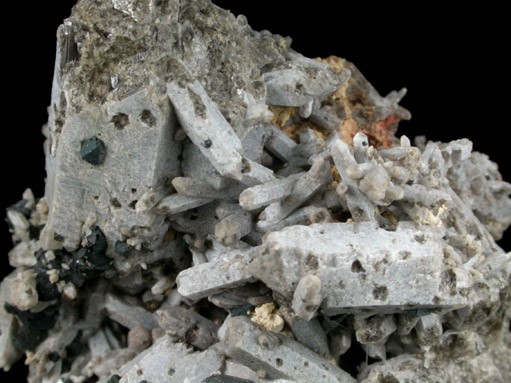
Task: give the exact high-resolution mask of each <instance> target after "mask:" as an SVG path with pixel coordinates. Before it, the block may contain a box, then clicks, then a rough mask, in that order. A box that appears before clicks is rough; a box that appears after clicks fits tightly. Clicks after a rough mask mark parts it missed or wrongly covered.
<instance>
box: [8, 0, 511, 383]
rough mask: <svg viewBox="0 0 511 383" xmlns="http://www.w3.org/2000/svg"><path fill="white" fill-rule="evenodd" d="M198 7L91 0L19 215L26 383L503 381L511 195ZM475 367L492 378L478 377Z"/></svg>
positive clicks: (15, 293)
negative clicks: (35, 181)
mask: <svg viewBox="0 0 511 383" xmlns="http://www.w3.org/2000/svg"><path fill="white" fill-rule="evenodd" d="M290 45H291V41H290V39H289V38H283V37H281V36H278V35H273V34H271V33H270V32H268V31H262V32H256V31H253V30H252V29H251V28H250V27H249V25H248V24H247V20H246V18H245V17H243V16H239V17H235V16H233V15H232V14H230V13H229V12H228V11H225V10H223V9H220V8H218V7H217V6H215V5H214V4H212V3H211V2H210V1H209V0H194V1H179V0H166V1H165V0H164V1H162V0H138V1H135V0H105V1H96V0H79V1H78V3H77V5H76V6H75V7H74V9H73V13H72V15H71V17H70V18H68V19H66V20H65V21H64V23H63V25H62V26H61V27H60V28H59V30H58V44H57V57H56V64H55V74H54V83H53V89H52V99H51V106H50V108H49V121H48V124H47V125H46V126H45V127H44V132H45V135H46V137H47V140H46V143H45V153H46V169H47V175H48V177H47V182H46V190H45V195H44V197H43V198H41V199H36V198H35V197H34V195H33V193H32V192H31V191H30V190H27V191H26V192H25V193H24V194H23V199H22V200H21V201H20V202H18V203H16V204H15V205H13V206H11V207H10V208H9V209H8V211H7V220H8V223H9V225H10V229H11V232H12V235H13V241H14V248H13V249H12V251H11V252H10V253H9V262H10V264H11V265H12V266H13V267H14V268H15V269H14V271H12V273H11V274H10V275H9V276H8V277H6V278H5V279H4V281H3V282H2V283H1V288H0V303H1V305H0V327H1V329H0V330H1V331H0V367H2V368H3V369H5V370H8V369H9V368H10V366H11V365H12V364H13V363H15V362H16V361H17V360H18V359H20V358H21V357H22V355H23V354H25V355H26V363H27V364H28V365H29V366H30V373H29V377H28V381H29V382H31V383H42V382H59V383H85V382H100V383H114V382H120V383H134V382H137V383H139V382H146V383H158V382H162V383H163V382H176V383H177V382H179V383H182V382H188V383H201V382H204V383H205V382H209V383H213V382H215V383H244V382H245V383H248V382H254V383H255V382H275V383H278V382H280V383H284V382H345V383H351V382H355V381H360V382H364V383H384V382H385V383H389V382H392V383H394V382H395V383H398V382H399V383H405V382H411V381H413V382H424V383H425V382H432V381H435V382H452V381H463V382H490V381H491V382H508V381H509V380H510V379H511V363H510V361H511V332H510V328H509V326H510V318H511V309H510V307H511V304H510V303H511V302H510V300H511V298H510V296H511V295H510V275H511V259H510V258H511V253H505V252H504V251H503V250H502V249H501V248H500V247H499V246H498V245H497V244H496V242H495V240H498V239H500V238H501V236H502V233H503V232H504V231H505V229H506V228H507V227H508V226H509V224H510V223H511V200H510V199H509V197H508V196H509V194H510V193H511V185H510V184H508V183H506V182H504V181H503V180H502V179H501V176H500V174H499V172H498V170H497V166H496V165H495V164H494V163H492V162H491V161H490V160H489V158H488V157H487V156H485V155H483V154H480V153H477V152H473V151H472V144H471V142H470V141H468V140H466V139H461V140H457V141H452V142H449V143H440V142H431V141H429V142H428V141H426V140H425V138H422V139H417V140H416V142H415V143H414V145H412V143H411V142H410V140H409V139H408V138H407V137H405V136H401V138H397V137H396V136H395V133H396V129H397V124H398V122H399V121H400V120H403V119H409V118H410V114H409V112H408V111H406V110H405V109H403V108H402V107H400V106H399V105H398V103H399V101H400V99H401V98H402V97H403V96H404V95H405V93H406V90H405V89H403V90H401V91H399V92H391V93H390V94H389V95H387V96H386V97H382V96H380V95H379V94H378V92H377V91H376V90H375V89H374V88H373V87H372V86H371V85H370V83H369V82H368V81H367V80H366V79H365V78H364V77H363V76H362V74H361V73H360V72H359V71H358V70H357V68H356V67H355V66H354V65H353V64H351V63H349V62H347V61H345V60H343V59H340V58H337V57H329V58H326V59H309V58H306V57H304V56H302V55H301V54H299V53H298V52H295V51H294V50H293V49H292V48H291V46H290ZM481 366H484V368H481Z"/></svg>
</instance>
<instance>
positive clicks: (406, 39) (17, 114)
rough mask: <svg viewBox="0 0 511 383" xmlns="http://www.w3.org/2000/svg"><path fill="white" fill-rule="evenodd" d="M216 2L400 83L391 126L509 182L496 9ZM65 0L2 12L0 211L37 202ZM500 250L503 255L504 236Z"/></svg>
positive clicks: (3, 262)
mask: <svg viewBox="0 0 511 383" xmlns="http://www.w3.org/2000/svg"><path fill="white" fill-rule="evenodd" d="M105 1H106V0H105ZM192 1H193V0H192ZM214 3H216V4H217V5H219V6H221V7H222V8H227V9H231V11H232V12H233V13H234V14H240V13H243V14H245V15H246V16H247V18H248V21H249V24H250V25H251V26H252V27H253V28H254V29H255V30H262V29H268V30H270V31H272V32H273V33H278V34H280V35H283V36H291V37H293V45H292V47H293V48H294V49H295V50H297V51H299V52H301V53H303V54H304V55H306V56H308V57H318V56H322V57H327V56H329V55H337V56H341V57H344V58H346V59H348V60H350V61H352V62H354V63H355V64H356V65H357V67H358V68H359V69H360V70H361V72H362V73H363V74H364V75H365V76H366V78H367V79H368V80H369V81H370V82H371V83H372V84H373V85H374V86H375V88H376V89H377V90H378V91H379V92H380V93H381V94H382V95H385V94H387V93H388V92H390V91H391V90H393V89H397V90H398V89H400V88H402V87H406V88H408V94H407V96H406V97H405V98H404V100H403V101H402V102H401V105H403V106H404V107H406V108H407V109H409V110H410V111H411V113H412V115H413V118H412V120H411V121H409V122H402V123H401V125H400V129H399V131H398V135H400V134H405V135H407V136H408V137H414V136H416V135H426V136H427V137H428V138H429V139H433V140H442V141H449V140H452V139H457V138H461V137H467V138H469V139H471V140H472V141H473V142H474V149H475V150H477V151H481V152H484V153H487V154H489V155H490V157H491V158H492V160H494V161H495V162H497V163H498V164H499V168H500V171H501V173H502V174H503V176H504V179H506V180H509V181H511V166H510V164H509V161H508V155H509V152H510V149H509V148H508V145H509V141H508V136H507V133H508V129H509V128H508V124H509V122H508V110H509V106H508V102H509V95H507V94H506V95H504V90H506V91H507V88H508V86H509V68H508V67H509V64H508V61H507V59H505V58H504V57H505V56H504V55H505V53H506V51H507V50H508V48H509V46H508V44H509V41H508V39H506V36H505V34H504V32H505V30H507V28H506V24H505V19H504V16H505V14H506V13H505V12H504V10H503V9H498V8H490V6H489V5H488V6H485V5H483V4H482V3H478V5H477V7H476V6H469V5H468V3H464V5H463V7H459V8H449V9H448V8H446V7H445V5H442V6H441V5H436V6H435V5H434V4H433V3H432V2H427V3H426V2H423V3H422V4H427V6H426V5H422V6H421V5H420V3H419V2H408V4H409V5H408V6H405V7H401V6H397V5H388V4H385V5H381V3H380V5H378V6H374V5H369V4H367V3H366V2H349V3H348V2H342V1H319V0H317V1H314V2H309V1H307V2H305V1H304V2H303V3H304V5H303V6H301V5H299V2H298V1H296V0H295V1H283V0H273V1H267V0H258V1H240V0H238V1H223V0H217V1H214ZM385 3H388V2H385ZM73 4H74V1H67V0H59V1H44V2H42V1H34V2H12V1H9V2H6V4H3V5H2V8H3V14H4V22H3V23H2V25H1V28H2V53H1V57H2V67H3V71H2V74H3V82H2V85H3V87H2V90H3V94H4V96H5V99H4V102H3V105H2V106H3V108H2V109H3V116H4V117H5V118H4V119H2V122H1V124H2V127H1V128H0V129H1V134H2V136H1V137H2V138H1V141H0V143H1V144H0V145H1V150H0V154H1V160H2V179H3V182H2V184H3V186H2V199H1V204H2V206H1V207H0V208H1V210H2V211H3V209H4V208H5V207H7V206H9V205H10V204H12V203H14V202H16V201H18V200H19V199H21V194H22V193H23V191H24V190H25V188H27V187H30V188H32V190H33V191H34V193H35V195H36V197H40V196H42V195H43V193H44V181H43V180H44V177H45V171H44V155H43V151H42V142H43V137H42V135H41V133H40V131H41V126H42V125H43V124H44V123H45V122H46V120H47V112H46V108H47V106H48V105H49V102H50V91H51V81H52V76H53V64H54V54H55V44H56V38H55V32H56V30H57V27H58V26H59V25H60V23H61V22H62V20H63V19H64V18H66V17H67V16H69V14H70V12H71V8H72V6H73ZM0 226H1V227H0V235H1V246H2V254H1V256H0V271H1V273H2V275H4V274H7V273H9V272H10V267H9V265H8V259H7V252H8V251H9V249H10V247H11V242H10V235H9V233H8V229H7V225H6V224H4V223H2V224H1V225H0ZM508 237H509V235H508ZM500 244H501V246H503V248H504V249H506V250H511V246H509V238H507V237H506V238H504V240H503V241H501V242H500ZM24 368H25V367H24V366H23V365H22V363H18V364H17V365H16V366H15V367H14V368H13V370H12V372H10V373H8V374H4V373H1V372H0V380H2V381H6V382H10V381H23V380H24V378H23V377H24V376H25V374H26V372H25V371H24ZM3 378H5V379H7V380H3Z"/></svg>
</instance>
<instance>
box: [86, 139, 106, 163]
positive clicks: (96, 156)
mask: <svg viewBox="0 0 511 383" xmlns="http://www.w3.org/2000/svg"><path fill="white" fill-rule="evenodd" d="M80 154H81V156H82V159H83V160H84V161H87V162H88V163H89V164H92V165H101V164H102V163H103V162H104V161H105V157H106V147H105V143H104V142H103V141H101V140H100V139H99V138H97V137H96V136H94V137H91V138H89V139H88V140H86V141H83V142H82V148H81V150H80Z"/></svg>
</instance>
